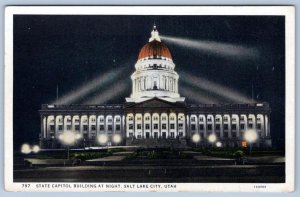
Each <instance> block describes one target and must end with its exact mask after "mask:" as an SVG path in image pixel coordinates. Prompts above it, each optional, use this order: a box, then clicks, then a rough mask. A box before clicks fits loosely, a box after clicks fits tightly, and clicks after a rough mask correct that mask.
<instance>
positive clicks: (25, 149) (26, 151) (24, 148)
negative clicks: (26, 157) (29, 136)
mask: <svg viewBox="0 0 300 197" xmlns="http://www.w3.org/2000/svg"><path fill="white" fill-rule="evenodd" d="M21 153H23V154H29V153H31V148H30V146H29V144H23V145H22V146H21Z"/></svg>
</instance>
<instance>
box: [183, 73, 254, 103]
mask: <svg viewBox="0 0 300 197" xmlns="http://www.w3.org/2000/svg"><path fill="white" fill-rule="evenodd" d="M180 77H181V80H183V81H184V82H186V83H187V84H190V85H192V86H195V87H198V88H201V89H203V90H205V91H208V92H212V93H214V94H216V95H220V96H221V97H223V98H225V99H229V100H231V101H234V102H238V103H252V102H254V101H253V100H252V99H251V98H248V97H247V96H245V95H243V94H241V93H239V92H237V91H236V90H233V89H230V88H227V87H225V86H222V85H219V84H217V83H214V82H211V81H209V80H207V79H204V78H201V77H196V76H194V75H192V74H190V73H186V72H180ZM210 103H212V102H210Z"/></svg>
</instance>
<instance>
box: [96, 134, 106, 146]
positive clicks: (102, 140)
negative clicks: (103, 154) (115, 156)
mask: <svg viewBox="0 0 300 197" xmlns="http://www.w3.org/2000/svg"><path fill="white" fill-rule="evenodd" d="M97 140H98V143H99V144H101V145H104V144H106V142H107V141H108V137H107V135H105V134H100V135H99V136H98V138H97Z"/></svg>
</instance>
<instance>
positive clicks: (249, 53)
mask: <svg viewBox="0 0 300 197" xmlns="http://www.w3.org/2000/svg"><path fill="white" fill-rule="evenodd" d="M160 37H161V38H162V39H163V40H164V41H166V42H169V43H174V44H176V45H178V46H181V47H186V48H190V49H194V50H199V51H204V52H206V53H211V54H215V55H218V56H225V57H228V56H230V57H233V58H257V57H259V52H258V50H257V49H255V48H250V47H245V46H241V45H235V44H229V43H221V42H215V41H204V40H192V39H187V38H176V37H171V36H163V35H161V36H160Z"/></svg>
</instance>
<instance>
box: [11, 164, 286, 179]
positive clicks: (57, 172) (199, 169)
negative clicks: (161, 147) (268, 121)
mask: <svg viewBox="0 0 300 197" xmlns="http://www.w3.org/2000/svg"><path fill="white" fill-rule="evenodd" d="M284 177H285V168H284V165H278V164H276V165H217V166H197V165H184V166H179V165H167V166H159V165H156V166H155V165H151V166H147V165H146V166H138V165H137V166H74V167H71V166H69V167H42V168H35V169H19V170H15V171H14V181H16V182H170V183H175V182H177V183H179V182H184V183H187V182H191V183H192V182H197V183H220V182H227V183H282V182H285V178H284Z"/></svg>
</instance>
